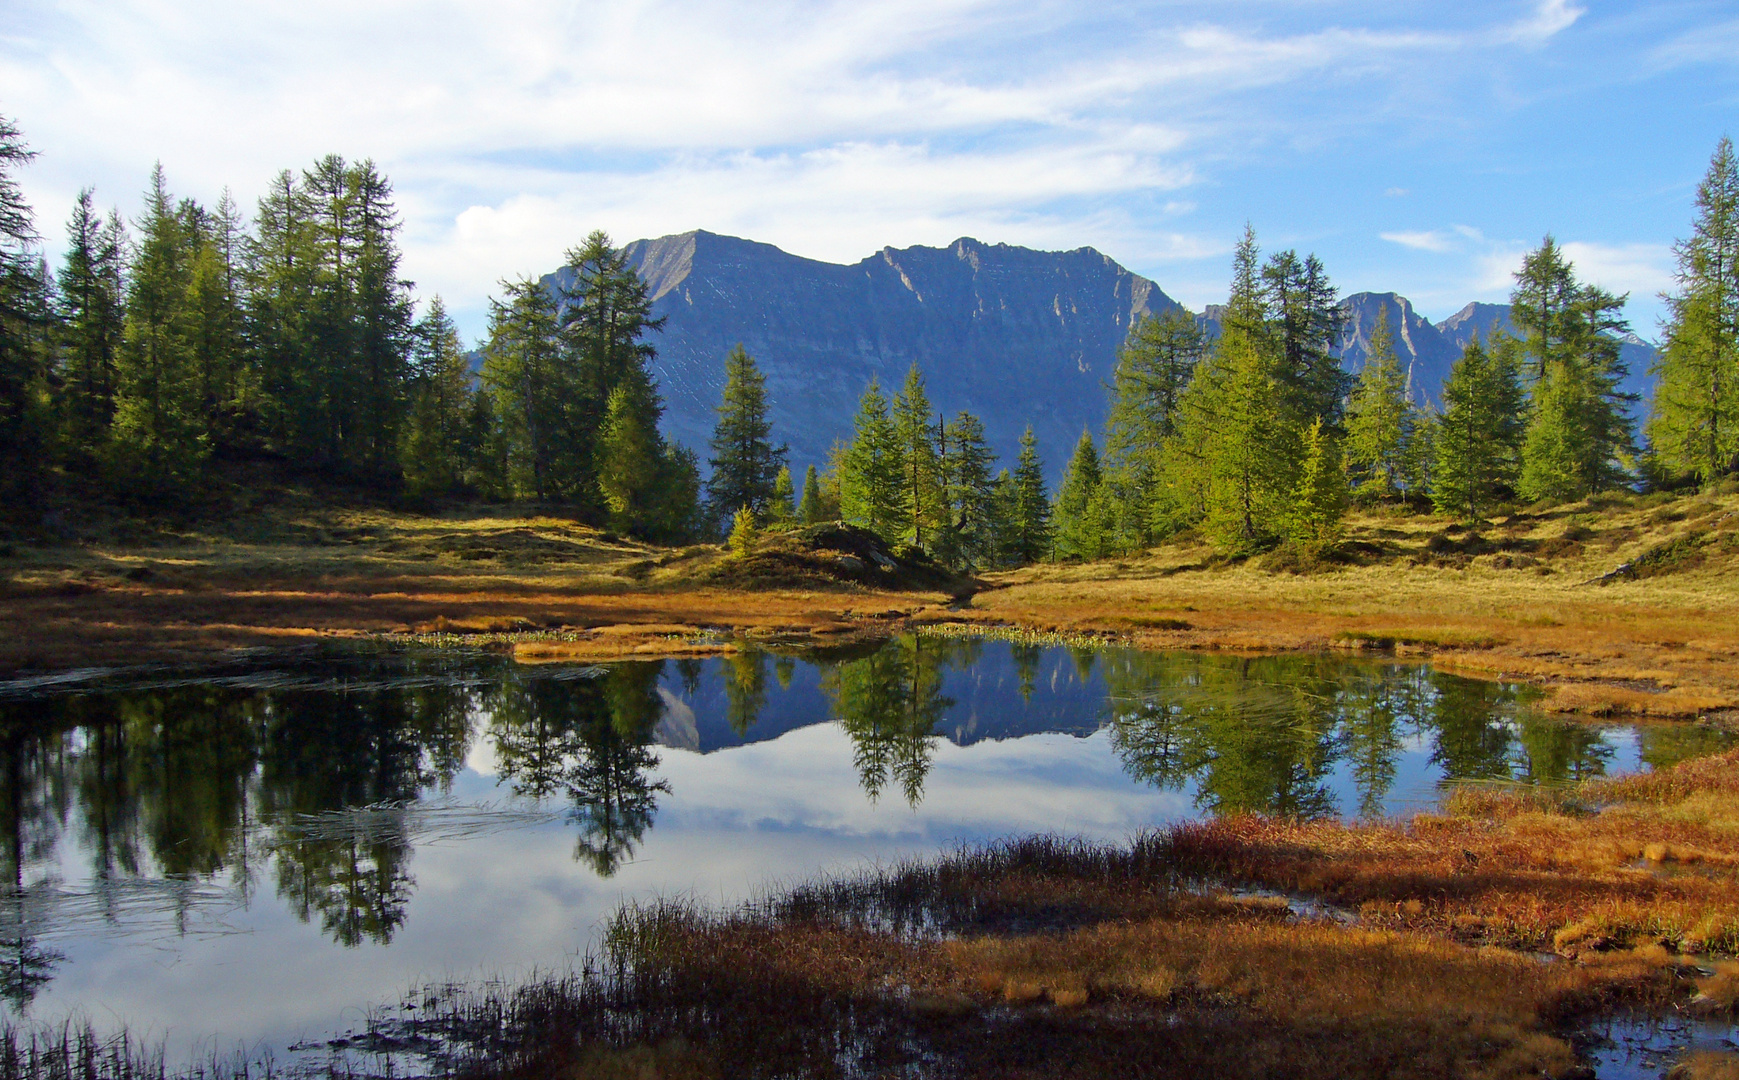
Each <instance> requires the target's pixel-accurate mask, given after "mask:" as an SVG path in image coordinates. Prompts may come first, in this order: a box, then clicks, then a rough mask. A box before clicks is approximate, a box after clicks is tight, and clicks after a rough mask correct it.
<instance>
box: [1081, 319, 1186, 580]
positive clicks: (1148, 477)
mask: <svg viewBox="0 0 1739 1080" xmlns="http://www.w3.org/2000/svg"><path fill="white" fill-rule="evenodd" d="M1204 348H1205V342H1204V338H1203V336H1202V330H1201V327H1200V326H1199V325H1198V324H1197V323H1196V320H1195V317H1194V316H1192V315H1191V314H1190V313H1189V312H1187V311H1174V312H1170V313H1167V314H1165V315H1160V316H1149V317H1148V318H1145V319H1142V320H1140V321H1138V322H1137V323H1136V324H1135V325H1134V326H1132V327H1131V328H1130V331H1129V339H1128V340H1127V341H1126V342H1124V344H1123V348H1122V349H1121V350H1120V351H1119V353H1118V356H1117V367H1116V368H1115V369H1114V370H1113V372H1112V377H1111V378H1112V382H1111V408H1110V412H1109V415H1108V416H1107V418H1106V421H1105V462H1104V465H1105V482H1106V484H1107V485H1108V489H1109V490H1108V492H1107V497H1108V498H1109V499H1110V501H1111V502H1112V504H1113V505H1114V509H1115V513H1116V516H1117V518H1118V522H1119V523H1118V526H1117V533H1118V540H1117V543H1118V546H1119V547H1136V546H1140V545H1142V544H1145V543H1146V542H1148V541H1149V540H1151V539H1152V538H1153V536H1154V534H1155V528H1154V525H1155V523H1154V521H1153V520H1152V512H1153V503H1154V500H1155V496H1156V494H1157V491H1156V485H1157V484H1158V482H1159V477H1160V472H1161V468H1162V466H1161V456H1162V452H1163V448H1164V446H1165V444H1166V440H1168V439H1170V438H1172V437H1173V436H1174V435H1175V434H1176V433H1177V428H1178V423H1179V417H1180V410H1181V408H1182V401H1183V397H1184V394H1185V392H1186V391H1187V389H1188V387H1189V383H1190V379H1191V378H1192V377H1193V376H1194V374H1195V370H1196V366H1197V364H1198V363H1200V361H1201V358H1202V353H1203V351H1204Z"/></svg>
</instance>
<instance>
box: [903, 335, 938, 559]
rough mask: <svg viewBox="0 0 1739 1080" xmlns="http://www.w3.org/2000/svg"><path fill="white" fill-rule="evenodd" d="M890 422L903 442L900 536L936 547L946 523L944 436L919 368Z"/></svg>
mask: <svg viewBox="0 0 1739 1080" xmlns="http://www.w3.org/2000/svg"><path fill="white" fill-rule="evenodd" d="M891 418H892V420H893V423H894V430H895V431H896V432H897V433H898V437H899V440H900V486H901V487H902V488H904V490H905V494H904V500H905V505H906V519H905V521H904V522H903V523H902V524H901V527H900V536H901V538H902V539H904V540H906V541H907V542H908V543H911V544H914V545H916V546H918V547H920V548H922V547H924V546H925V545H926V544H930V545H934V543H935V541H936V538H937V534H938V533H939V531H940V530H941V529H942V527H943V524H944V522H945V521H946V520H947V518H946V508H945V507H944V506H943V505H942V500H943V485H942V476H941V466H942V462H941V459H940V457H939V456H938V454H937V450H936V444H937V441H938V439H939V438H940V437H941V434H942V433H941V430H940V426H939V425H938V423H937V422H936V419H935V416H934V414H933V413H932V412H931V410H930V398H929V395H928V394H926V393H925V391H924V373H923V372H921V371H919V370H918V365H917V364H913V365H912V366H911V368H909V369H908V370H907V371H906V383H905V385H904V386H902V387H901V388H900V392H899V393H898V394H896V395H895V396H894V405H893V410H892V413H891Z"/></svg>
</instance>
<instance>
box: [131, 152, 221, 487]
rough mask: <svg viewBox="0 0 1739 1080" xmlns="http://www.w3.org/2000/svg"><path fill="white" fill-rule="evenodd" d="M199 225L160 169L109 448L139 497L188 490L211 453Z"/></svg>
mask: <svg viewBox="0 0 1739 1080" xmlns="http://www.w3.org/2000/svg"><path fill="white" fill-rule="evenodd" d="M193 224H194V223H193V222H192V221H190V220H189V216H188V215H184V214H181V213H178V212H177V208H176V206H175V203H174V200H173V199H172V198H171V197H170V195H169V189H168V185H167V183H166V182H165V180H164V177H163V167H162V166H161V165H159V166H157V167H156V169H154V170H153V171H152V174H151V187H150V189H149V190H148V191H147V192H146V194H145V212H144V216H143V217H141V218H140V219H139V222H138V224H137V227H138V230H139V246H138V251H137V254H136V255H135V257H134V260H133V266H132V270H131V273H130V275H129V282H128V289H127V317H126V323H125V326H124V328H123V332H122V337H121V350H120V353H119V363H118V371H117V380H116V383H117V386H116V402H115V421H114V425H113V427H112V429H111V431H112V434H111V438H110V444H109V446H110V454H111V459H112V461H113V462H114V465H115V468H116V476H117V479H118V480H119V482H120V483H121V484H122V486H123V487H124V489H126V490H127V491H129V492H130V493H131V494H133V495H136V496H141V497H151V496H157V495H161V494H164V493H165V492H167V491H171V490H174V489H175V488H178V487H180V486H182V485H185V484H186V483H188V482H189V481H191V480H192V479H193V477H194V475H195V473H196V471H197V470H198V468H199V466H200V464H201V463H202V462H203V461H204V459H205V456H206V453H207V451H208V450H209V448H210V440H209V437H208V436H207V434H206V433H205V430H204V426H203V425H202V423H201V402H200V386H199V381H198V373H197V370H196V368H195V366H194V354H193V349H192V345H191V342H190V341H189V337H190V334H189V329H190V323H191V321H192V320H191V317H190V316H191V312H190V310H189V304H188V302H187V301H188V293H189V291H190V286H191V285H192V278H193V259H192V255H193V253H194V251H195V250H196V246H195V245H196V243H197V239H198V238H197V237H196V236H192V235H190V228H191V226H192V225H193Z"/></svg>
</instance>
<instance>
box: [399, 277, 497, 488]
mask: <svg viewBox="0 0 1739 1080" xmlns="http://www.w3.org/2000/svg"><path fill="white" fill-rule="evenodd" d="M412 336H413V345H412V348H411V372H412V374H411V391H410V396H411V409H410V415H409V417H408V418H407V423H406V425H405V429H404V437H403V453H402V460H403V468H404V474H405V484H406V486H407V487H408V488H409V489H410V490H411V491H412V492H413V493H415V494H450V493H452V492H454V491H457V490H458V489H459V488H460V487H461V486H462V484H463V483H464V477H465V474H466V472H467V470H468V469H469V468H470V467H471V459H472V458H473V456H474V455H475V454H476V452H477V450H478V447H477V446H476V444H475V442H474V439H473V437H472V431H471V427H470V425H469V423H468V422H467V421H468V414H469V413H470V411H471V409H472V388H471V383H472V379H471V366H470V363H469V362H468V361H467V360H466V357H465V347H464V345H463V344H461V342H460V341H459V328H458V327H457V326H455V325H454V324H453V320H452V317H451V316H449V315H448V314H447V306H446V304H444V303H443V302H442V301H441V298H440V297H439V296H436V297H435V298H433V299H432V300H430V301H429V308H428V311H427V312H425V313H424V315H423V317H422V318H421V319H419V320H418V321H417V323H416V325H415V327H413V335H412Z"/></svg>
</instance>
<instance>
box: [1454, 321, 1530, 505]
mask: <svg viewBox="0 0 1739 1080" xmlns="http://www.w3.org/2000/svg"><path fill="white" fill-rule="evenodd" d="M1498 346H1499V347H1497V348H1494V349H1492V350H1491V351H1489V352H1488V351H1487V350H1485V349H1483V348H1481V347H1480V344H1479V340H1478V339H1477V338H1476V339H1474V340H1473V341H1470V342H1468V344H1467V348H1466V349H1464V350H1463V351H1462V354H1461V359H1459V360H1457V361H1456V362H1455V366H1454V367H1453V368H1451V369H1450V372H1449V378H1448V379H1447V380H1445V381H1444V383H1443V417H1442V419H1441V420H1439V421H1438V422H1437V425H1436V428H1437V436H1436V444H1437V446H1436V449H1437V453H1436V464H1435V468H1434V475H1433V477H1432V485H1431V502H1432V505H1433V506H1435V507H1436V509H1437V512H1438V513H1440V514H1450V515H1453V516H1455V517H1457V518H1460V519H1461V520H1463V521H1468V522H1472V521H1477V520H1479V519H1480V518H1481V517H1483V516H1484V515H1485V514H1486V512H1487V511H1489V510H1490V509H1491V508H1492V507H1493V506H1495V505H1496V504H1498V503H1499V502H1501V501H1502V500H1504V499H1506V498H1508V497H1510V496H1512V495H1513V494H1514V491H1515V483H1516V477H1517V475H1518V473H1519V472H1520V467H1521V465H1520V459H1521V442H1522V427H1523V416H1524V411H1525V409H1526V404H1525V401H1524V398H1523V393H1522V386H1521V378H1520V373H1519V371H1518V370H1517V360H1516V354H1517V350H1516V349H1514V348H1510V347H1505V346H1504V343H1502V342H1499V343H1498Z"/></svg>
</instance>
